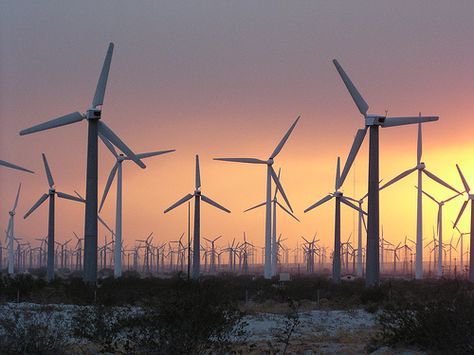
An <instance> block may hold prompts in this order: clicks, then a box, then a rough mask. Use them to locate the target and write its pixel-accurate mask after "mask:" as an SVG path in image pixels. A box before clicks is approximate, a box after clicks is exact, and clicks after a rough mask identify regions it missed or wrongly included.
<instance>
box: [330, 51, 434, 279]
mask: <svg viewBox="0 0 474 355" xmlns="http://www.w3.org/2000/svg"><path fill="white" fill-rule="evenodd" d="M333 63H334V65H335V66H336V69H337V71H338V73H339V75H340V76H341V79H342V81H343V82H344V85H345V86H346V88H347V90H348V91H349V93H350V95H351V97H352V99H353V100H354V103H355V104H356V106H357V108H358V109H359V112H360V113H361V114H362V116H363V117H364V120H365V128H363V129H359V130H358V131H357V134H356V136H355V139H354V143H353V145H352V148H351V150H350V153H349V157H348V158H347V161H346V164H345V166H344V170H343V171H342V174H341V181H340V182H339V185H340V186H341V185H342V183H343V182H344V180H345V178H346V177H347V174H348V173H349V170H350V168H351V166H352V163H353V162H354V160H355V157H356V155H357V153H358V151H359V149H360V146H361V145H362V142H363V141H364V138H365V134H366V133H367V130H368V129H369V130H370V142H369V179H368V185H369V188H368V210H367V212H368V218H367V249H366V260H367V261H366V269H367V270H366V279H365V284H366V286H368V287H370V286H374V285H377V284H378V283H379V279H380V265H379V127H380V126H381V127H395V126H401V125H408V124H414V123H421V122H428V121H437V120H438V117H437V116H415V117H387V115H373V114H368V113H367V111H368V110H369V105H368V104H367V102H366V101H365V100H364V98H363V97H362V95H361V94H360V93H359V91H358V90H357V88H356V87H355V85H354V84H353V83H352V81H351V79H350V78H349V76H348V75H347V74H346V72H345V71H344V69H342V67H341V65H340V64H339V63H338V61H337V60H335V59H334V60H333Z"/></svg>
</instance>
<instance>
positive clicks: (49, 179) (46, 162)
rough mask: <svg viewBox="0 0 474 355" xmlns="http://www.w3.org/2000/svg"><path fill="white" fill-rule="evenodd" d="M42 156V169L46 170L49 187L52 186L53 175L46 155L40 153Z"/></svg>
mask: <svg viewBox="0 0 474 355" xmlns="http://www.w3.org/2000/svg"><path fill="white" fill-rule="evenodd" d="M42 156H43V163H44V170H45V171H46V177H47V178H48V184H49V187H53V185H54V179H53V175H52V174H51V169H50V168H49V164H48V160H47V159H46V155H45V154H44V153H42Z"/></svg>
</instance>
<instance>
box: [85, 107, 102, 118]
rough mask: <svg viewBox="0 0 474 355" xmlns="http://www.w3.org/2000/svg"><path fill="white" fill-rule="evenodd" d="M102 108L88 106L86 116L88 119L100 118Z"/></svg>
mask: <svg viewBox="0 0 474 355" xmlns="http://www.w3.org/2000/svg"><path fill="white" fill-rule="evenodd" d="M101 114H102V110H101V109H98V108H90V109H88V110H87V113H86V118H87V119H88V120H100V117H101Z"/></svg>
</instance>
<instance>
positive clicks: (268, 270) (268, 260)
mask: <svg viewBox="0 0 474 355" xmlns="http://www.w3.org/2000/svg"><path fill="white" fill-rule="evenodd" d="M299 119H300V116H298V118H297V119H296V121H295V122H294V123H293V124H292V125H291V127H290V129H289V130H288V132H286V134H285V135H284V136H283V138H282V140H281V141H280V143H278V145H277V146H276V148H275V150H274V151H273V153H272V154H271V155H270V157H269V158H268V159H267V160H261V159H255V158H214V160H221V161H229V162H235V163H247V164H262V165H266V166H267V186H266V202H265V269H264V276H265V278H267V279H270V278H271V277H272V266H271V264H272V257H271V256H272V228H271V223H272V222H271V220H272V206H271V203H272V180H273V181H274V182H275V185H276V188H277V189H278V190H280V193H281V195H282V196H283V198H284V199H285V202H286V204H287V205H288V207H289V209H290V211H291V212H293V209H292V208H291V205H290V201H288V198H287V197H286V194H285V191H284V190H283V187H282V186H281V184H280V180H279V179H278V176H277V174H276V173H275V170H274V169H273V163H274V159H275V158H276V156H277V155H278V154H279V153H280V151H281V150H282V148H283V146H284V145H285V143H286V141H287V140H288V138H289V137H290V134H291V132H293V129H294V128H295V126H296V124H297V123H298V120H299Z"/></svg>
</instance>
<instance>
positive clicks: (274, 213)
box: [244, 169, 300, 276]
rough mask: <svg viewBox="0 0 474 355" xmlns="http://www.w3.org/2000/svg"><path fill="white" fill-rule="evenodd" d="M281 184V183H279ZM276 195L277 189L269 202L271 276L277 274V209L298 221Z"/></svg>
mask: <svg viewBox="0 0 474 355" xmlns="http://www.w3.org/2000/svg"><path fill="white" fill-rule="evenodd" d="M280 173H281V169H279V170H278V176H277V177H278V180H280ZM280 183H281V181H280ZM277 194H278V188H275V194H274V195H273V199H272V201H271V203H272V267H271V269H272V276H275V275H276V274H277V254H278V246H277V238H276V235H277V232H276V228H277V207H280V208H281V209H282V210H283V211H285V212H286V213H287V214H289V215H290V216H291V217H293V218H294V219H296V220H297V221H298V222H299V221H300V220H299V219H298V218H297V217H296V216H295V215H294V214H293V213H291V212H290V211H288V210H287V209H286V208H285V207H284V206H283V205H282V204H281V203H280V202H279V201H278V199H277ZM265 205H266V202H262V203H259V204H258V205H255V206H253V207H250V208H247V209H246V210H245V211H244V212H248V211H251V210H253V209H255V208H259V207H262V206H265Z"/></svg>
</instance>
